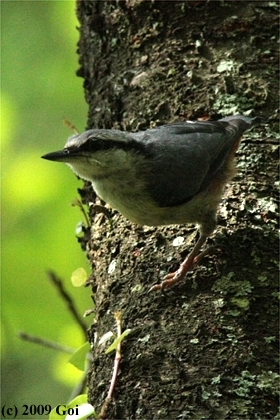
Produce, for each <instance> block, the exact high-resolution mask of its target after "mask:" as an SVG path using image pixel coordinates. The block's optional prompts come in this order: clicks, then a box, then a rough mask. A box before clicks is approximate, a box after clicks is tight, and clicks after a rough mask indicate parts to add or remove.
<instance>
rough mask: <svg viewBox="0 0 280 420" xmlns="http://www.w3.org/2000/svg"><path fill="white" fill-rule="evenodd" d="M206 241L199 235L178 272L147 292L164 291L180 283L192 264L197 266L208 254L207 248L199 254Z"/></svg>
mask: <svg viewBox="0 0 280 420" xmlns="http://www.w3.org/2000/svg"><path fill="white" fill-rule="evenodd" d="M206 239H207V235H205V234H203V233H201V234H200V237H199V239H198V241H197V243H196V244H195V246H194V248H193V250H192V251H191V252H190V254H189V255H188V256H187V257H186V258H185V260H184V261H183V262H182V264H181V265H180V267H179V268H178V270H176V271H174V273H169V274H167V276H165V277H164V280H163V281H162V282H161V283H160V284H155V285H154V286H152V287H151V288H150V290H149V292H151V291H154V290H165V289H169V288H170V287H172V286H173V285H174V284H176V283H177V282H178V281H180V280H181V279H182V278H183V277H184V276H185V275H186V274H187V272H188V271H190V270H191V268H192V267H193V265H194V264H197V263H198V262H200V260H201V259H202V258H203V257H204V256H205V255H206V254H208V253H209V251H208V250H209V249H210V248H207V249H206V250H205V251H203V252H201V253H200V254H199V251H200V249H201V247H202V245H203V244H204V243H205V241H206Z"/></svg>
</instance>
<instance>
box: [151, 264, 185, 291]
mask: <svg viewBox="0 0 280 420" xmlns="http://www.w3.org/2000/svg"><path fill="white" fill-rule="evenodd" d="M187 271H188V270H185V268H184V267H183V264H182V265H181V266H180V267H179V268H178V270H176V271H174V272H173V273H169V274H167V275H166V276H165V277H164V279H163V281H162V282H161V283H159V284H155V285H154V286H152V287H151V288H150V289H149V291H148V293H150V292H154V291H157V290H161V291H162V292H164V291H165V290H166V289H170V287H172V286H173V285H174V284H176V283H178V281H180V280H181V279H182V278H184V277H185V274H186V272H187Z"/></svg>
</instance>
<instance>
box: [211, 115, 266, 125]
mask: <svg viewBox="0 0 280 420" xmlns="http://www.w3.org/2000/svg"><path fill="white" fill-rule="evenodd" d="M235 119H236V120H242V121H244V122H245V123H247V124H249V125H256V124H265V123H266V122H267V119H266V118H263V117H247V116H246V115H233V116H231V117H225V118H222V119H220V120H219V121H232V120H235Z"/></svg>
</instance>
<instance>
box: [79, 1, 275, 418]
mask: <svg viewBox="0 0 280 420" xmlns="http://www.w3.org/2000/svg"><path fill="white" fill-rule="evenodd" d="M77 13H78V17H79V20H80V25H81V27H80V33H81V38H80V42H79V54H80V64H81V68H80V70H79V72H78V74H79V75H80V76H82V77H83V78H84V80H85V83H84V86H85V94H86V100H87V101H88V104H89V115H88V128H90V127H95V128H97V127H99V128H120V129H124V130H128V131H134V130H139V129H145V128H148V127H151V126H154V125H159V124H163V123H168V122H173V121H179V120H183V119H184V118H186V117H187V118H193V119H196V118H198V117H205V116H210V117H211V118H218V117H220V116H224V115H230V114H234V113H243V112H246V111H248V110H251V109H252V110H254V113H255V114H259V115H262V116H265V117H270V125H269V126H262V127H258V128H256V129H255V130H253V131H251V132H250V133H248V134H246V136H245V137H244V140H243V142H242V145H241V147H240V149H239V151H238V153H237V156H238V162H239V173H238V176H237V177H236V178H235V179H234V181H233V182H232V183H231V184H230V185H229V186H228V188H227V190H226V191H225V195H224V200H223V201H222V203H221V206H220V213H219V227H218V229H217V231H216V234H215V235H214V236H213V238H211V239H210V240H209V243H210V244H221V245H223V247H222V249H221V251H220V252H217V253H216V254H215V255H212V256H210V257H208V258H205V259H204V261H203V262H202V264H201V265H200V266H198V267H196V268H195V269H194V270H193V271H192V272H191V273H190V274H189V275H188V276H187V278H186V279H185V281H182V282H181V283H180V284H178V285H177V286H176V287H174V288H173V289H172V290H170V291H168V292H167V293H166V295H163V294H161V293H154V294H147V290H148V289H149V287H150V286H151V285H153V284H154V283H156V282H159V281H160V280H161V279H162V277H163V275H164V274H165V273H168V272H170V271H173V270H174V269H176V268H177V267H178V265H179V263H180V261H181V260H182V258H183V256H185V255H186V254H187V252H188V250H189V249H190V248H191V246H192V245H193V243H194V240H195V238H196V235H197V233H196V228H195V227H194V226H171V227H165V228H151V227H141V226H136V225H132V224H131V223H129V222H128V221H127V220H125V219H124V218H123V217H122V216H121V215H120V214H118V213H117V212H116V211H115V210H111V209H106V210H105V214H104V213H103V212H102V211H101V210H102V206H97V205H95V206H93V205H90V214H91V219H92V228H91V232H90V235H85V237H84V238H83V239H82V244H83V246H84V247H85V248H86V250H87V254H88V257H89V259H90V264H91V266H92V278H91V280H92V284H93V290H94V300H95V304H96V318H95V320H94V323H93V326H92V328H91V330H90V331H89V336H90V339H91V341H92V342H93V341H94V335H95V334H97V337H98V339H99V338H100V337H101V336H102V335H103V334H104V333H106V332H107V331H110V330H114V328H115V321H114V316H113V315H114V313H115V312H116V311H122V316H123V329H125V328H131V329H132V333H131V334H130V335H129V336H128V337H127V338H126V339H125V341H124V343H123V346H122V362H121V368H120V372H119V375H118V377H117V384H116V388H115V392H114V398H113V400H112V402H111V404H110V405H109V407H108V410H107V414H106V416H105V417H106V418H108V419H141V420H142V419H164V420H167V419H197V420H198V419H203V418H207V419H262V420H263V419H276V418H278V417H276V416H277V406H278V396H277V395H278V389H279V388H278V378H279V377H278V375H277V373H278V368H277V359H278V344H277V340H278V329H277V326H276V325H277V321H278V304H277V292H276V288H277V283H278V271H277V260H278V239H277V233H276V232H277V220H278V219H277V216H276V211H277V207H276V197H277V194H276V180H277V173H278V172H277V163H278V158H277V143H276V139H275V135H274V133H273V128H275V126H274V124H275V123H276V121H277V120H276V111H275V109H276V107H277V88H278V80H277V68H278V57H277V44H276V34H277V27H278V19H277V4H276V2H267V1H263V2H261V1H260V2H255V1H246V2H245V1H244V2H241V1H185V2H178V1H141V0H139V1H132V0H126V1H118V2H115V1H94V0H86V1H83V0H79V1H78V3H77ZM81 194H82V196H83V199H84V201H85V202H87V203H89V202H94V201H95V197H94V194H93V192H92V191H91V187H90V186H88V185H86V186H85V189H84V190H83V191H81ZM96 202H97V203H98V200H97V201H96ZM101 204H103V203H101ZM100 211H101V212H100ZM108 215H109V217H108ZM176 238H178V241H177V242H178V243H181V240H182V238H183V239H184V242H183V244H181V245H179V246H175V245H176V241H175V242H174V239H176ZM93 357H94V361H93V363H92V368H91V371H90V373H89V382H88V385H89V399H90V402H91V403H92V404H93V405H94V406H95V408H96V410H97V411H100V409H101V407H102V405H103V403H104V400H105V398H106V395H107V392H108V388H109V383H110V379H111V375H112V368H113V357H114V356H113V354H110V355H106V354H105V352H104V347H103V346H95V347H94V348H93Z"/></svg>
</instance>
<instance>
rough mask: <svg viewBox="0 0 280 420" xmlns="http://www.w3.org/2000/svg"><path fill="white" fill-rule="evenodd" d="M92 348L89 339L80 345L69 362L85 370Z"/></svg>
mask: <svg viewBox="0 0 280 420" xmlns="http://www.w3.org/2000/svg"><path fill="white" fill-rule="evenodd" d="M90 350H91V348H90V344H89V342H88V341H87V342H86V343H85V344H83V345H82V346H81V347H79V348H78V350H76V351H75V353H74V354H73V355H72V356H71V357H70V359H69V363H71V364H72V365H74V366H75V367H76V368H77V369H79V370H82V371H83V370H84V369H85V360H86V357H87V354H88V353H89V352H90Z"/></svg>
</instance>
